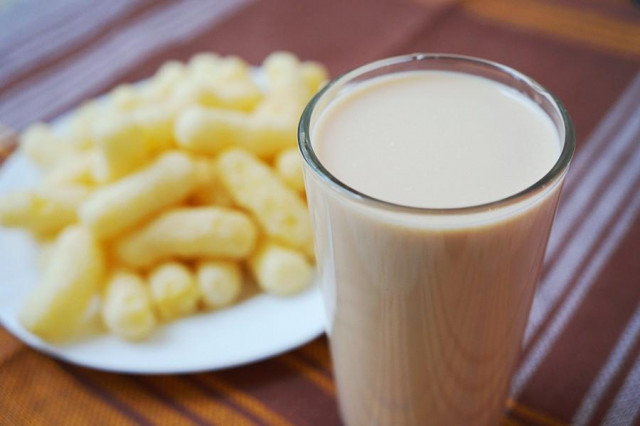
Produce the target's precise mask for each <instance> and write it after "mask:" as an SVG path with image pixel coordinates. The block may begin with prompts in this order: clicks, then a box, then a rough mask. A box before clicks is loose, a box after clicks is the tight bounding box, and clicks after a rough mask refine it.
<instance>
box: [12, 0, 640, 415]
mask: <svg viewBox="0 0 640 426" xmlns="http://www.w3.org/2000/svg"><path fill="white" fill-rule="evenodd" d="M276 50H286V51H291V52H293V53H294V54H296V55H297V56H298V57H299V58H301V59H303V60H314V61H319V62H321V63H324V64H325V65H326V66H327V67H328V69H329V71H330V74H331V76H332V77H335V76H337V75H338V74H340V73H342V72H344V71H346V70H349V69H350V68H353V67H355V66H358V65H361V64H363V63H366V62H370V61H372V60H375V59H380V58H383V57H388V56H393V55H399V54H405V53H412V52H447V53H458V54H464V55H471V56H478V57H483V58H486V59H490V60H494V61H497V62H501V63H503V64H506V65H508V66H511V67H513V68H515V69H517V70H519V71H522V72H524V73H525V74H528V75H529V76H531V77H533V78H534V79H536V80H537V81H538V82H540V83H541V84H542V85H544V86H545V87H547V88H549V89H550V90H551V91H552V92H554V93H555V94H556V95H557V96H558V97H559V98H560V99H561V100H562V101H563V103H564V104H565V106H566V107H567V109H568V110H569V112H570V114H571V116H572V117H573V120H574V124H575V127H576V131H577V135H578V141H577V143H578V149H577V153H576V156H575V159H574V164H573V165H572V169H571V172H570V174H569V177H568V179H567V182H566V184H565V192H564V194H563V201H561V207H560V210H559V212H558V216H557V220H556V223H555V225H554V231H553V235H552V237H551V241H550V243H549V249H548V257H547V264H546V265H547V266H546V267H545V271H544V274H543V277H542V283H541V285H540V288H539V292H538V295H537V298H536V301H535V303H534V306H533V309H532V313H531V318H530V326H529V330H528V332H527V336H526V339H525V345H524V353H523V356H522V359H521V363H520V365H519V367H518V369H517V371H516V373H515V376H514V382H513V387H512V398H511V399H510V401H509V403H508V406H507V408H506V410H507V411H506V413H505V419H504V423H505V424H526V425H529V424H534V425H561V424H576V425H587V424H589V425H596V424H608V425H631V424H640V5H639V3H638V2H635V1H631V0H467V1H456V0H438V1H429V0H413V1H410V0H405V1H382V0H375V1H355V0H354V1H344V0H324V1H322V2H315V1H295V0H271V1H267V0H210V1H207V0H156V1H151V0H110V1H100V0H49V1H45V0H2V1H0V58H1V59H0V124H2V125H3V126H5V127H7V128H10V129H14V130H16V131H20V130H22V129H24V128H25V127H26V126H27V125H29V124H31V123H33V122H35V121H48V120H51V119H53V118H55V117H56V116H58V115H60V114H62V113H64V112H65V111H68V110H70V109H72V108H74V107H76V106H77V105H79V104H80V103H81V102H83V101H85V100H87V99H90V98H92V97H95V96H97V95H100V94H101V93H105V92H107V91H108V90H109V89H111V88H112V87H114V86H115V85H118V84H121V83H126V82H136V81H138V80H141V79H144V78H147V77H149V76H151V75H152V74H153V73H154V72H155V71H156V70H157V69H158V68H159V67H160V65H162V64H163V63H164V62H165V61H168V60H172V59H175V60H182V61H185V60H188V59H189V58H190V57H191V56H192V55H194V54H195V53H198V52H203V51H210V52H216V53H218V54H222V55H229V54H233V55H237V56H239V57H241V58H243V59H245V60H247V61H248V62H249V63H252V64H259V63H261V62H262V61H263V59H264V58H265V57H266V56H267V55H268V54H269V53H271V52H273V51H276ZM1 143H2V145H0V146H1V148H2V157H7V156H8V155H10V153H11V152H12V151H13V150H14V148H15V140H14V139H13V138H10V137H8V136H7V137H4V139H2V142H1ZM0 261H2V260H1V259H0ZM2 284H3V283H0V285H2ZM0 377H2V380H0V424H84V423H88V422H96V421H97V422H98V423H100V424H193V423H196V424H268V425H288V424H293V425H333V424H339V421H338V416H337V411H336V407H335V388H334V384H333V381H332V376H331V363H330V360H329V356H328V352H327V345H326V340H325V339H324V338H319V339H317V340H315V341H313V342H312V343H310V344H308V345H306V346H304V347H302V348H301V349H298V350H296V351H294V352H291V353H288V354H285V355H282V356H279V357H277V358H274V359H271V360H267V361H263V362H260V363H257V364H253V365H250V366H246V367H240V368H235V369H231V370H225V371H221V372H216V373H202V374H193V375H183V376H129V375H122V374H110V373H102V372H98V371H93V370H89V369H85V368H81V367H77V366H72V365H70V364H66V363H64V362H61V361H55V360H53V359H50V358H47V357H46V356H44V355H41V354H39V353H37V352H34V351H32V350H30V349H28V348H26V347H25V346H24V345H23V344H21V343H20V342H19V341H18V340H17V339H15V338H13V337H12V336H11V335H10V334H9V333H7V332H6V331H4V330H3V329H0Z"/></svg>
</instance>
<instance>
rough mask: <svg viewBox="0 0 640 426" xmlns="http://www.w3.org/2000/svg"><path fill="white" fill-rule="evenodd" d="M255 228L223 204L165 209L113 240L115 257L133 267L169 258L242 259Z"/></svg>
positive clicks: (255, 233)
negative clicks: (138, 227) (150, 219)
mask: <svg viewBox="0 0 640 426" xmlns="http://www.w3.org/2000/svg"><path fill="white" fill-rule="evenodd" d="M256 236H257V231H256V227H255V225H254V224H253V222H252V221H251V219H249V217H247V216H246V215H245V214H244V213H242V212H240V211H237V210H231V209H226V208H223V207H192V208H179V209H175V210H171V211H168V212H166V213H164V214H162V215H160V216H158V217H157V218H155V219H154V220H152V221H151V222H149V223H148V224H147V225H145V226H143V227H142V228H140V229H139V230H137V231H134V232H132V233H131V234H129V235H126V236H124V237H123V238H121V239H119V240H118V241H116V242H115V246H114V251H115V253H116V256H117V258H118V259H119V260H120V261H122V262H123V263H125V264H126V265H129V266H131V267H136V268H146V267H149V266H152V265H154V264H156V263H158V262H161V261H164V260H168V259H186V260H189V259H200V258H204V259H218V258H224V259H242V258H244V257H246V256H248V255H249V253H251V251H252V250H253V248H254V246H255V241H256Z"/></svg>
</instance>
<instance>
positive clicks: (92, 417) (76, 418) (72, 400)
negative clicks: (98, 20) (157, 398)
mask: <svg viewBox="0 0 640 426" xmlns="http://www.w3.org/2000/svg"><path fill="white" fill-rule="evenodd" d="M0 377H2V380H0V424H5V425H19V424H33V425H36V424H41V425H46V424H58V425H63V424H93V423H95V421H96V419H100V421H102V422H103V423H104V424H118V425H134V424H136V421H135V420H134V419H131V418H130V417H129V416H128V415H127V414H126V413H123V412H121V411H118V410H114V409H113V407H111V406H110V405H109V404H108V403H107V402H106V401H105V400H104V399H103V398H102V397H100V396H99V395H96V394H95V393H93V392H92V390H91V389H88V388H87V387H86V386H85V385H84V384H83V383H81V382H78V381H77V380H76V379H75V378H74V377H73V376H71V375H69V374H67V372H65V371H64V370H63V369H62V368H61V367H60V365H59V364H58V363H57V362H55V361H53V360H51V359H50V358H48V357H46V356H43V355H40V354H38V353H36V352H34V351H32V350H25V351H20V352H17V353H16V354H15V355H14V356H13V357H11V358H9V359H6V360H4V361H3V363H2V364H1V365H0Z"/></svg>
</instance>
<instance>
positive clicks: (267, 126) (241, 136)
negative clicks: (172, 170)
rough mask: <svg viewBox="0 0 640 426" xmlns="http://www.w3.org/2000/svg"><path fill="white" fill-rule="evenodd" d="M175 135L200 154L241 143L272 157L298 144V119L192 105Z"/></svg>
mask: <svg viewBox="0 0 640 426" xmlns="http://www.w3.org/2000/svg"><path fill="white" fill-rule="evenodd" d="M175 138H176V141H177V143H178V145H179V146H180V147H181V148H184V149H186V150H189V151H192V152H194V153H197V154H204V155H216V154H218V153H220V152H221V151H222V150H223V149H225V148H227V147H230V146H238V147H241V148H243V149H245V150H247V151H249V152H251V153H253V154H254V155H257V156H258V157H261V158H270V157H272V156H274V155H275V154H276V153H278V152H280V151H282V150H283V149H285V148H291V147H295V146H296V123H294V122H291V121H290V120H285V119H281V118H279V117H267V116H260V115H249V114H246V113H242V112H238V111H233V110H224V109H210V108H203V107H191V108H188V109H187V110H185V111H184V112H183V113H182V114H180V116H179V117H178V119H177V121H176V124H175Z"/></svg>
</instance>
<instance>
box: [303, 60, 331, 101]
mask: <svg viewBox="0 0 640 426" xmlns="http://www.w3.org/2000/svg"><path fill="white" fill-rule="evenodd" d="M300 74H301V75H302V79H303V80H304V82H305V84H306V85H307V89H309V92H310V93H311V94H312V95H313V94H315V93H316V92H318V90H320V89H321V88H322V86H324V85H325V83H326V82H327V81H328V80H329V72H328V71H327V69H326V68H325V66H324V65H322V64H320V63H318V62H303V63H302V64H301V65H300Z"/></svg>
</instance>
